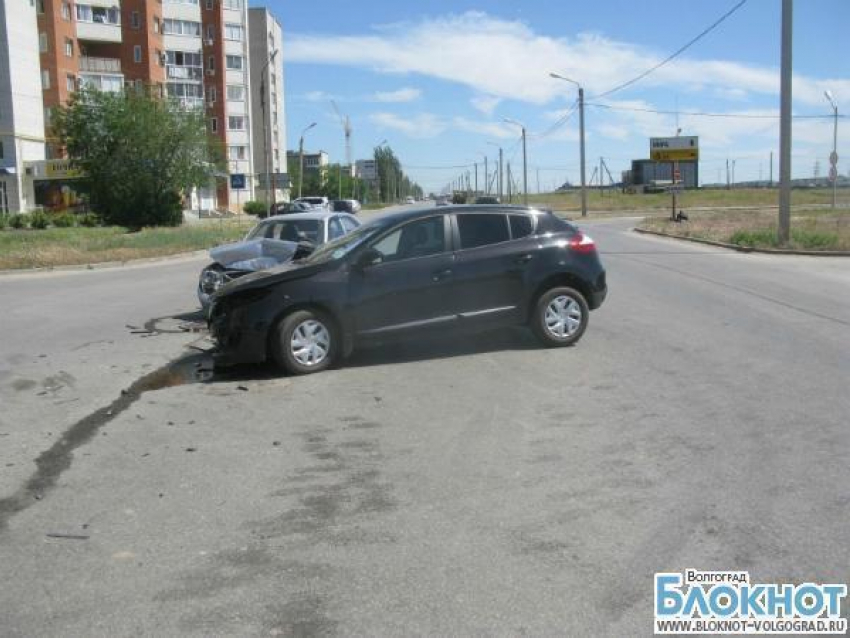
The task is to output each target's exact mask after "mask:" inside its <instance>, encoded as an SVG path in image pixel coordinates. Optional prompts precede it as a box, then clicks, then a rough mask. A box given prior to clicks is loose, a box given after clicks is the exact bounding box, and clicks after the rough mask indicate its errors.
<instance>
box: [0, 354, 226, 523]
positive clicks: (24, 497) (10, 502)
mask: <svg viewBox="0 0 850 638" xmlns="http://www.w3.org/2000/svg"><path fill="white" fill-rule="evenodd" d="M212 368H213V365H212V361H211V358H210V356H209V355H207V354H203V353H196V354H191V355H188V356H185V357H181V358H180V359H177V360H176V361H173V362H171V363H169V364H168V365H165V366H163V367H161V368H159V369H157V370H154V371H153V372H150V373H148V374H146V375H145V376H143V377H141V378H140V379H137V380H136V381H135V382H133V384H132V385H130V387H129V388H127V389H125V390H122V391H121V395H120V396H119V397H118V398H117V399H115V400H114V401H113V402H112V403H110V404H109V405H107V406H105V407H102V408H100V409H98V410H95V411H94V412H92V413H91V414H89V415H87V416H85V417H83V418H82V419H80V420H79V421H77V422H76V423H75V424H74V425H72V426H71V427H70V428H68V429H67V430H66V431H65V433H64V434H63V435H62V437H61V438H59V439H58V440H57V441H56V442H55V443H54V444H53V445H52V446H51V447H50V449H48V450H46V451H45V452H42V453H41V455H39V457H38V458H37V459H36V460H35V465H36V471H35V472H34V473H33V475H32V476H31V477H30V478H29V479H28V480H27V482H26V483H25V484H24V485H23V486H22V487H20V488H19V489H18V490H17V491H16V492H15V493H14V494H13V495H12V496H9V497H7V498H4V499H0V530H2V529H3V528H4V527H6V524H7V523H8V521H9V519H11V518H12V517H13V516H14V515H15V514H17V513H19V512H21V511H23V510H25V509H26V508H28V507H29V506H30V505H32V504H33V503H35V502H36V501H38V500H40V499H42V498H43V497H44V495H45V494H46V493H47V492H49V491H50V490H51V489H52V488H53V487H55V485H56V481H57V480H58V478H59V476H61V474H62V473H63V472H64V471H65V470H67V469H68V468H69V467H71V462H72V461H73V456H74V451H75V450H76V449H77V448H79V447H81V446H82V445H85V444H86V443H88V442H89V441H90V440H91V439H92V438H93V437H94V435H95V434H97V432H98V431H99V430H100V429H101V428H102V427H103V426H104V425H106V424H107V423H109V422H110V421H112V420H113V419H114V418H115V417H117V416H118V415H119V414H121V413H122V412H124V411H125V410H127V408H129V407H130V406H131V405H133V404H134V403H135V402H136V401H137V400H138V399H139V398H140V397H141V396H142V395H143V394H144V393H146V392H153V391H155V390H162V389H165V388H173V387H176V386H180V385H186V384H188V383H206V382H208V381H210V380H211V379H212Z"/></svg>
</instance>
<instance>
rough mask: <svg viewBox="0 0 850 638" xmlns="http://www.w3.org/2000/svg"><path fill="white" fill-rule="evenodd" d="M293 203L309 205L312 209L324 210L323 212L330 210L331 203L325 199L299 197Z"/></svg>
mask: <svg viewBox="0 0 850 638" xmlns="http://www.w3.org/2000/svg"><path fill="white" fill-rule="evenodd" d="M295 201H296V202H303V203H305V204H309V205H310V206H312V207H313V208H324V209H325V210H330V209H331V203H330V200H329V199H328V198H327V197H313V196H310V197H299V198H298V199H296V200H295Z"/></svg>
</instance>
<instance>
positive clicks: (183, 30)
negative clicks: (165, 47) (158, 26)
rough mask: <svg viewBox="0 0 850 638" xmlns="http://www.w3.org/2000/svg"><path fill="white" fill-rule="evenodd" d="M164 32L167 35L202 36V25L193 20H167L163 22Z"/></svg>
mask: <svg viewBox="0 0 850 638" xmlns="http://www.w3.org/2000/svg"><path fill="white" fill-rule="evenodd" d="M162 32H163V33H165V34H167V35H190V36H195V37H198V36H200V35H201V23H200V22H194V21H192V20H172V19H170V18H166V19H165V20H163V22H162Z"/></svg>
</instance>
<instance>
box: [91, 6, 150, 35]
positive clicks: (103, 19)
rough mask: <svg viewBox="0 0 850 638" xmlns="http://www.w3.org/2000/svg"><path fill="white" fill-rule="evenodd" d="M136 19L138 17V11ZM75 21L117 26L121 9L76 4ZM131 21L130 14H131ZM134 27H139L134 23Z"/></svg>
mask: <svg viewBox="0 0 850 638" xmlns="http://www.w3.org/2000/svg"><path fill="white" fill-rule="evenodd" d="M134 13H136V14H137V15H136V19H138V12H134ZM77 22H94V23H96V24H111V25H115V26H118V25H120V24H121V10H120V9H119V8H117V7H93V6H91V5H88V4H78V5H77ZM131 22H132V16H131ZM133 28H134V29H138V28H139V27H138V26H137V25H136V24H134V25H133Z"/></svg>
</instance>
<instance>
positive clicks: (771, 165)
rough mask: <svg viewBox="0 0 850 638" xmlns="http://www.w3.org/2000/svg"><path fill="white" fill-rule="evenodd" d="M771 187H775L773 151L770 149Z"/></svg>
mask: <svg viewBox="0 0 850 638" xmlns="http://www.w3.org/2000/svg"><path fill="white" fill-rule="evenodd" d="M770 187H771V188H773V151H770Z"/></svg>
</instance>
